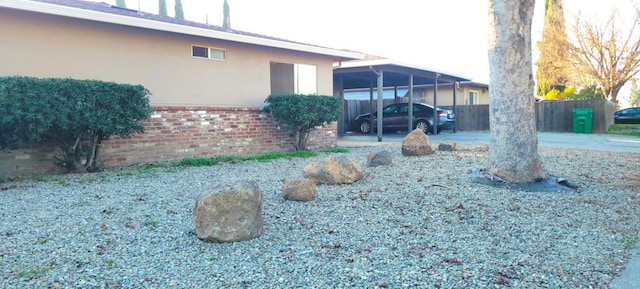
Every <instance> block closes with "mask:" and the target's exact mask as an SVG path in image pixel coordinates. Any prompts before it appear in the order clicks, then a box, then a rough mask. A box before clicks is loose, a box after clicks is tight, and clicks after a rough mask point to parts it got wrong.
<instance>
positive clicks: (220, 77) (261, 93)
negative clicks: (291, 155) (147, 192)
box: [0, 0, 363, 173]
mask: <svg viewBox="0 0 640 289" xmlns="http://www.w3.org/2000/svg"><path fill="white" fill-rule="evenodd" d="M0 27H3V28H2V29H0V39H2V42H3V45H0V62H1V63H2V65H0V76H11V75H24V76H33V77H70V78H76V79H98V80H104V81H114V82H119V83H129V84H142V85H143V86H145V87H146V88H147V89H149V90H150V92H151V96H150V101H151V105H152V106H153V107H154V110H155V114H154V115H153V116H152V118H151V119H149V120H148V121H147V122H146V123H145V127H146V133H145V134H143V135H137V136H134V137H133V138H131V139H117V138H116V139H113V140H110V141H109V142H108V143H106V144H105V145H104V148H103V155H102V159H103V161H104V162H106V164H107V165H123V164H135V163H141V162H150V161H160V160H172V159H178V158H182V157H186V156H215V155H237V154H250V153H261V152H266V151H278V150H287V149H290V148H291V140H290V138H289V137H288V134H286V133H284V132H282V131H281V130H280V127H279V126H278V124H277V123H275V122H274V121H273V120H272V119H271V118H270V117H269V116H266V115H264V114H262V112H261V108H262V107H263V106H264V100H265V98H266V97H267V96H268V95H270V94H280V93H315V94H321V95H332V94H333V93H334V91H333V74H332V69H333V68H332V65H333V63H334V62H337V61H344V60H352V59H359V58H362V57H363V55H361V54H359V53H355V52H349V51H342V50H336V49H331V48H325V47H319V46H314V45H308V44H302V43H296V42H292V41H287V40H282V39H277V38H272V37H268V36H264V35H257V34H252V33H247V32H242V31H236V30H233V29H223V28H221V27H217V26H211V25H205V24H202V23H195V22H190V21H182V20H176V19H173V18H170V17H163V16H159V15H154V14H149V13H144V12H139V11H135V10H130V9H123V8H118V7H114V6H111V5H109V4H105V3H96V2H86V1H78V0H35V1H27V0H0ZM335 131H336V128H335V126H329V127H328V128H326V129H325V130H322V131H319V132H318V133H317V134H316V135H315V136H313V140H312V143H314V144H315V145H317V146H331V145H334V144H335V142H336V133H335ZM46 158H47V156H46V154H41V153H39V152H37V151H34V150H25V151H20V152H15V151H14V152H12V153H11V154H7V153H3V154H2V155H1V156H0V162H2V163H4V164H5V165H4V167H5V168H4V169H7V168H6V167H7V166H8V165H6V164H8V162H10V163H11V164H10V165H9V166H10V167H12V169H14V170H25V169H26V168H27V167H28V166H29V163H28V162H27V161H25V160H30V162H34V161H36V162H37V161H38V160H40V161H45V160H46ZM2 166H3V165H0V173H1V172H2V169H3V167H2Z"/></svg>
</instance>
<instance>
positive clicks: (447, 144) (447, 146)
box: [438, 141, 456, 152]
mask: <svg viewBox="0 0 640 289" xmlns="http://www.w3.org/2000/svg"><path fill="white" fill-rule="evenodd" d="M455 149H456V143H455V142H452V141H443V142H441V143H440V144H438V150H439V151H449V152H450V151H454V150H455Z"/></svg>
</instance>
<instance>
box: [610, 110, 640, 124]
mask: <svg viewBox="0 0 640 289" xmlns="http://www.w3.org/2000/svg"><path fill="white" fill-rule="evenodd" d="M613 121H614V122H615V123H640V107H630V108H625V109H621V110H618V111H616V112H614V113H613Z"/></svg>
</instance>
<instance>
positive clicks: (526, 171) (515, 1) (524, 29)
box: [484, 0, 547, 183]
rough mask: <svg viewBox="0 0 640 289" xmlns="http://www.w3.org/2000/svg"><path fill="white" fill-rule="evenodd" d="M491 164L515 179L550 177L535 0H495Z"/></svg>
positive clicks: (496, 173) (491, 170) (492, 171)
mask: <svg viewBox="0 0 640 289" xmlns="http://www.w3.org/2000/svg"><path fill="white" fill-rule="evenodd" d="M489 3H490V6H489V16H490V20H491V22H490V30H489V31H490V36H489V78H490V80H489V82H490V83H491V90H490V91H489V94H490V95H489V111H490V112H489V123H490V127H491V130H490V139H489V164H488V166H487V167H486V168H485V170H484V172H485V173H487V174H488V175H489V176H491V177H498V178H500V179H502V180H504V181H506V182H509V183H532V182H536V181H539V180H542V179H545V178H546V177H547V175H546V173H545V172H544V170H543V167H542V162H541V161H540V157H539V156H538V137H537V132H536V117H535V108H534V99H533V97H532V96H533V92H534V83H533V72H532V64H533V63H532V59H531V23H532V19H533V10H534V3H535V0H490V1H489Z"/></svg>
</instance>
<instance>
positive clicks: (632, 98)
mask: <svg viewBox="0 0 640 289" xmlns="http://www.w3.org/2000/svg"><path fill="white" fill-rule="evenodd" d="M629 105H631V106H636V107H637V106H640V87H638V80H637V79H632V80H631V91H630V92H629Z"/></svg>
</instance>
